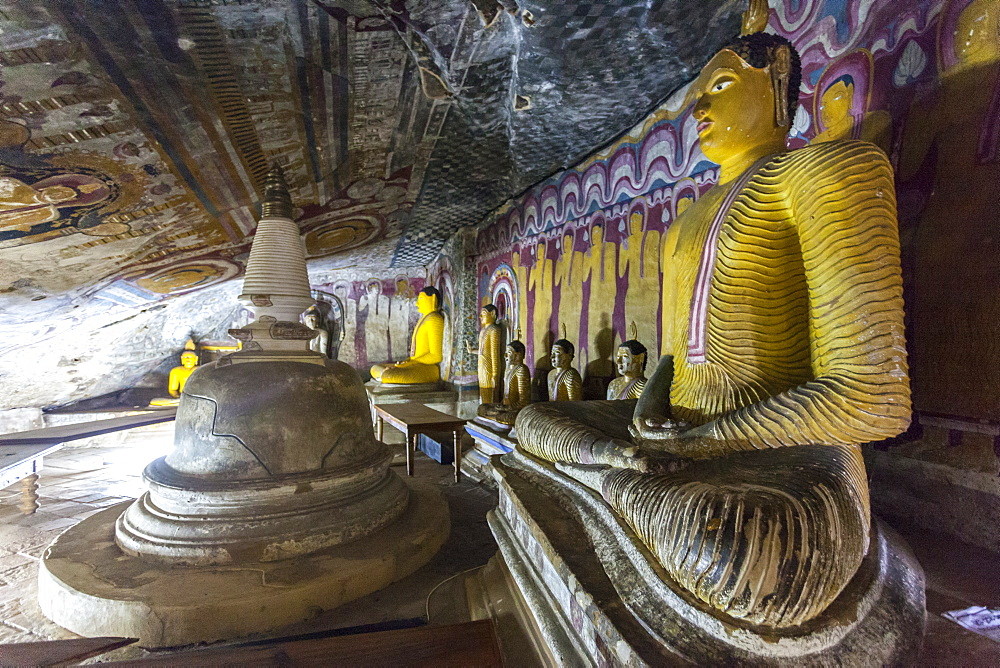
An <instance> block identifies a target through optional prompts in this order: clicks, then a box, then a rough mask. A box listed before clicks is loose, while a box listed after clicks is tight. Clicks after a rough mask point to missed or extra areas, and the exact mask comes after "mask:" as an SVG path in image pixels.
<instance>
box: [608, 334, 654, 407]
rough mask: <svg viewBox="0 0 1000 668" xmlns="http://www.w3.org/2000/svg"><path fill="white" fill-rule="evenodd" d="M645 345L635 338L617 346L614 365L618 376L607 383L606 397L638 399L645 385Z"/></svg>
mask: <svg viewBox="0 0 1000 668" xmlns="http://www.w3.org/2000/svg"><path fill="white" fill-rule="evenodd" d="M646 352H647V351H646V346H644V345H642V344H641V343H639V342H638V341H636V340H635V339H632V340H630V341H626V342H625V343H623V344H621V345H620V346H618V354H617V355H615V366H616V367H618V373H620V374H621V376H620V377H618V378H615V379H614V380H613V381H611V383H609V384H608V399H638V398H639V395H640V394H642V388H644V387H646V376H645V371H646Z"/></svg>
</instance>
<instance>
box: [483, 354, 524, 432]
mask: <svg viewBox="0 0 1000 668" xmlns="http://www.w3.org/2000/svg"><path fill="white" fill-rule="evenodd" d="M524 353H525V350H524V344H523V343H521V342H520V341H511V342H510V343H508V344H507V350H506V353H505V354H504V362H505V363H506V365H505V366H506V368H505V369H504V374H503V390H504V392H503V402H502V403H494V404H480V405H479V408H478V409H477V411H476V412H477V414H478V415H479V416H480V417H485V418H489V419H491V420H496V421H497V422H499V423H500V424H506V425H513V424H514V420H515V419H516V418H517V414H518V413H519V412H520V411H521V409H522V408H524V407H525V406H527V405H528V404H529V403H531V371H529V370H528V365H527V364H525V363H524Z"/></svg>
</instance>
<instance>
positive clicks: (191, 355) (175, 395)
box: [149, 339, 198, 406]
mask: <svg viewBox="0 0 1000 668" xmlns="http://www.w3.org/2000/svg"><path fill="white" fill-rule="evenodd" d="M197 366H198V353H197V352H196V348H195V345H194V341H192V340H191V339H188V341H187V343H185V344H184V352H182V353H181V365H180V366H175V367H174V368H173V369H171V370H170V375H169V376H168V377H167V392H168V393H169V394H170V398H169V399H168V398H166V397H163V398H159V399H153V400H152V401H150V402H149V405H150V406H176V405H177V403H178V400H179V399H180V396H181V392H183V391H184V386H185V385H186V384H187V381H188V378H190V376H191V374H192V373H194V371H195V367H197Z"/></svg>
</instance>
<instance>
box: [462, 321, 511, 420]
mask: <svg viewBox="0 0 1000 668" xmlns="http://www.w3.org/2000/svg"><path fill="white" fill-rule="evenodd" d="M479 324H480V326H481V328H480V330H479V348H478V349H474V348H472V346H468V347H467V350H468V351H469V352H470V353H473V352H474V353H476V354H477V355H478V358H477V362H478V364H477V367H478V368H477V371H478V377H479V400H480V401H481V402H482V403H483V404H497V403H500V399H501V396H502V395H501V394H500V391H501V389H502V388H501V387H500V383H499V382H498V381H499V380H500V374H501V372H502V370H503V358H502V357H501V356H500V351H501V350H502V348H503V339H504V335H503V328H502V327H501V326H500V325H498V324H497V307H496V306H494V305H493V304H487V305H486V306H484V307H483V308H481V309H480V310H479Z"/></svg>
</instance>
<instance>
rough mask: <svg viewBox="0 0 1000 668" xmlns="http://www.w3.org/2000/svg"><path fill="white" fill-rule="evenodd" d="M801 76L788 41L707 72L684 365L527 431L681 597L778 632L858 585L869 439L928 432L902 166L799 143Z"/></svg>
mask: <svg viewBox="0 0 1000 668" xmlns="http://www.w3.org/2000/svg"><path fill="white" fill-rule="evenodd" d="M763 11H764V15H765V17H766V4H764V5H763ZM799 78H800V69H799V62H798V55H797V54H796V53H795V51H794V49H793V47H792V46H791V44H790V43H788V42H787V41H786V40H785V39H783V38H781V37H778V36H774V35H768V34H764V33H755V34H750V35H747V36H745V37H741V38H738V39H736V40H735V41H733V42H732V43H730V45H729V46H727V47H726V48H724V49H723V50H722V51H720V52H719V53H717V54H716V55H715V56H714V57H713V58H712V59H711V61H710V62H709V63H708V64H707V65H706V66H705V68H704V69H703V70H702V72H701V74H700V75H699V77H698V78H697V79H696V80H695V81H694V82H693V84H692V86H691V88H690V100H691V101H693V103H694V112H693V113H694V117H695V119H696V120H697V123H698V125H697V131H698V136H699V137H700V139H701V149H702V151H703V152H704V153H705V155H706V156H707V157H708V158H709V159H711V160H712V161H714V162H716V163H718V164H719V165H720V175H719V182H718V183H717V184H716V185H715V186H714V187H713V188H711V190H709V191H708V192H706V193H705V194H704V195H703V196H702V197H701V198H700V199H699V200H697V201H696V202H695V203H694V204H692V205H691V206H690V208H688V209H687V210H686V211H684V213H683V214H682V215H681V216H679V217H678V219H677V220H676V221H675V222H674V223H673V224H672V225H671V226H670V228H669V230H668V232H667V234H666V239H665V244H664V247H663V248H664V250H663V253H664V256H663V260H662V265H663V267H664V278H663V280H664V284H663V305H662V306H663V338H664V342H663V350H665V351H667V354H665V355H664V356H663V357H662V358H661V359H660V361H659V364H658V365H657V368H656V370H655V372H654V373H653V375H652V377H651V378H650V379H649V381H648V382H647V383H646V386H645V388H644V389H643V391H642V393H641V396H640V397H639V399H638V401H637V402H635V403H632V402H614V403H613V404H609V405H604V404H602V405H604V406H606V408H605V409H602V410H597V409H594V410H591V411H584V410H579V409H578V408H579V407H580V406H583V404H559V403H548V404H535V405H532V406H529V407H527V408H525V409H524V410H523V411H521V413H520V414H519V416H518V418H517V424H516V429H517V432H518V434H519V436H520V448H521V449H523V450H524V451H525V452H527V453H529V454H530V455H532V456H534V457H536V458H540V459H542V460H547V461H548V462H555V463H556V467H557V468H558V469H559V470H561V471H563V472H565V473H567V474H569V475H570V476H573V477H575V478H576V479H577V480H579V481H581V482H583V483H585V484H586V485H588V486H590V487H592V488H593V489H594V490H595V491H596V492H597V493H598V494H600V495H601V496H602V497H603V498H604V500H605V501H606V503H607V504H609V505H610V507H611V508H612V509H613V510H614V511H615V513H616V514H617V515H618V516H619V517H620V518H621V519H623V520H624V521H625V522H626V523H627V524H628V525H629V526H630V527H631V528H632V530H633V531H634V532H635V534H636V535H637V536H638V537H639V538H640V539H641V540H642V542H643V543H644V544H645V546H646V547H647V548H648V549H649V551H650V552H651V553H652V554H653V555H654V556H655V558H656V560H657V561H658V562H659V564H660V565H661V566H662V567H663V569H664V571H665V573H666V575H667V577H668V578H669V580H670V582H671V583H672V586H675V587H677V588H679V589H681V590H683V591H684V592H685V593H686V595H688V596H689V597H693V598H694V599H697V600H698V601H699V602H700V605H701V606H702V607H707V608H708V609H711V610H713V611H714V613H713V614H717V615H721V616H722V617H723V618H724V619H730V620H733V621H736V620H739V621H740V622H742V623H748V624H751V625H753V626H754V627H755V628H758V629H774V630H783V629H791V628H797V627H799V625H802V624H805V623H807V622H809V621H810V620H811V619H814V618H816V617H817V616H818V615H820V614H821V613H822V612H823V611H824V610H826V609H827V607H828V606H830V604H831V602H832V601H834V600H835V599H836V598H837V596H838V594H840V593H841V591H842V590H844V588H845V586H846V585H847V584H848V583H849V581H851V579H852V577H853V576H854V575H855V573H856V572H857V571H858V568H859V565H860V564H861V562H862V560H863V558H864V557H865V555H866V552H867V551H868V550H869V536H870V534H869V531H870V526H871V518H870V516H869V501H868V487H867V481H866V478H865V466H864V461H863V460H862V457H861V449H860V447H859V445H860V444H861V443H865V442H869V441H876V440H880V439H884V438H887V437H890V436H894V435H896V434H898V433H900V432H901V431H903V430H904V429H905V428H906V427H907V425H908V424H909V419H910V392H909V383H908V376H907V363H906V350H905V344H904V338H903V302H902V283H901V278H900V264H899V242H898V236H897V230H896V212H895V194H894V190H893V174H892V169H891V167H890V165H889V162H888V160H887V159H886V156H885V155H884V154H883V153H882V152H881V151H880V150H879V149H878V148H876V147H875V146H873V145H871V144H868V143H865V142H860V141H843V142H831V143H824V144H818V145H814V146H810V147H807V148H803V149H800V150H796V151H787V150H786V148H785V137H786V134H787V132H788V130H789V126H790V119H792V118H794V115H795V108H796V104H797V95H798V90H799ZM557 348H558V346H554V347H553V362H555V361H556V360H557V359H558V360H560V362H563V360H564V359H565V353H563V352H561V351H560V354H559V355H557V354H556V349H557ZM563 366H564V367H568V363H565V362H563ZM553 373H557V371H554V372H553ZM550 383H551V381H550ZM557 385H558V383H557ZM559 398H564V397H562V396H560V397H559ZM609 416H613V417H611V418H609ZM616 420H617V423H615V424H612V423H614V422H615V421H616ZM626 426H627V429H626ZM628 434H631V437H629V436H628Z"/></svg>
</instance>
